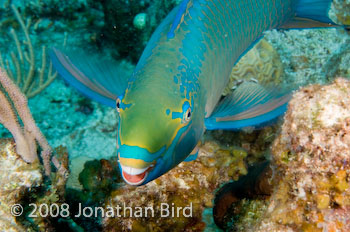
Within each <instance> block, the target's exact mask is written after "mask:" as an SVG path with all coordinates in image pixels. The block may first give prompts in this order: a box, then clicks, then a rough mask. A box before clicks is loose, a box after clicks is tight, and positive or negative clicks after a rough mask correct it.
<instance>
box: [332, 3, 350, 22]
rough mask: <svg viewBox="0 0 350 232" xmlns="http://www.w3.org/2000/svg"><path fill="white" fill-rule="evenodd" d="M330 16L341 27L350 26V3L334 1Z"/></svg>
mask: <svg viewBox="0 0 350 232" xmlns="http://www.w3.org/2000/svg"><path fill="white" fill-rule="evenodd" d="M329 16H330V18H331V19H332V20H333V21H334V22H336V23H338V24H340V25H350V1H349V0H333V2H332V6H331V10H330V12H329Z"/></svg>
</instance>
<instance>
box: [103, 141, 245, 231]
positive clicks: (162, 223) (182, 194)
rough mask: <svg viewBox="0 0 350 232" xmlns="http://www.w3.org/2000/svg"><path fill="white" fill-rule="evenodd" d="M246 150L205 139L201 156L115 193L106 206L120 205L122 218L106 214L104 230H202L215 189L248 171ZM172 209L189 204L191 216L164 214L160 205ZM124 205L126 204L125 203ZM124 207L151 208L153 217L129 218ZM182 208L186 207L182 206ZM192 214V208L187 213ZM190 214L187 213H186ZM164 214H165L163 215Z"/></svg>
mask: <svg viewBox="0 0 350 232" xmlns="http://www.w3.org/2000/svg"><path fill="white" fill-rule="evenodd" d="M246 155H247V153H246V152H245V151H243V150H237V149H233V148H231V149H230V150H222V149H220V147H219V146H218V145H217V144H216V143H214V142H206V143H205V144H204V145H203V146H202V147H201V149H200V151H199V155H198V158H197V159H196V160H195V161H192V162H183V163H181V164H180V165H178V166H177V167H176V168H174V169H172V170H171V171H170V172H168V173H167V174H165V175H163V176H161V177H159V178H158V179H156V180H155V181H152V182H150V183H148V184H147V185H144V186H140V187H136V188H135V187H132V186H124V187H121V188H120V189H118V190H116V191H114V192H112V194H111V197H110V198H109V199H107V201H106V205H105V208H107V207H109V206H112V207H117V206H120V207H121V210H120V211H121V217H106V218H105V219H104V230H105V231H131V230H132V231H202V230H204V228H205V222H203V221H202V215H203V213H204V210H205V209H208V208H211V207H213V199H214V194H215V189H217V188H218V187H219V186H220V185H221V184H223V183H225V182H228V181H229V180H232V179H238V176H239V175H242V174H246V172H247V170H246V165H245V163H244V158H245V157H246ZM162 203H165V204H168V205H169V206H170V208H172V207H176V209H178V207H189V206H191V205H192V216H191V217H186V215H185V214H184V213H183V212H182V211H181V212H182V213H181V212H180V214H179V216H177V213H175V216H171V215H170V216H168V217H161V211H160V205H161V204H162ZM124 204H125V205H124ZM125 206H128V207H131V208H134V209H136V207H141V208H142V209H145V207H152V208H153V209H154V216H150V215H148V216H147V217H130V215H129V214H128V215H123V212H124V211H123V209H124V207H125ZM182 209H183V208H182ZM187 213H189V211H188V212H187ZM187 215H188V214H187ZM163 216H164V214H163Z"/></svg>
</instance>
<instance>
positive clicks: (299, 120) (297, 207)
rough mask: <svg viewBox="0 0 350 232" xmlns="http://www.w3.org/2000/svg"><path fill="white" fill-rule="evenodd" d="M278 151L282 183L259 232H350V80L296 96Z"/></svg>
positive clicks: (276, 146)
mask: <svg viewBox="0 0 350 232" xmlns="http://www.w3.org/2000/svg"><path fill="white" fill-rule="evenodd" d="M272 151H273V159H274V162H275V165H276V168H277V172H278V173H279V175H280V176H281V181H280V182H279V185H278V186H276V189H275V191H274V193H273V194H272V196H271V199H270V202H269V204H268V207H267V213H266V215H265V216H264V218H263V219H262V222H261V223H260V224H259V225H258V226H257V227H258V228H254V231H350V223H349V222H350V218H349V215H350V204H349V203H350V202H349V199H350V188H349V187H350V183H349V176H350V81H348V80H345V79H341V78H338V79H336V81H335V82H334V83H333V84H331V85H327V86H320V85H313V86H309V87H305V88H302V89H301V90H300V91H298V92H297V93H296V94H294V96H293V99H292V100H291V102H290V104H289V107H288V112H287V113H286V115H285V122H284V124H283V127H282V131H281V134H280V135H279V137H278V138H277V139H276V140H275V142H274V145H273V148H272Z"/></svg>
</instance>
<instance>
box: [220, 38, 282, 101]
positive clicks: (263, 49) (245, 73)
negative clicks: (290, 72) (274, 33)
mask: <svg viewBox="0 0 350 232" xmlns="http://www.w3.org/2000/svg"><path fill="white" fill-rule="evenodd" d="M283 73H284V72H283V65H282V62H281V60H280V57H279V55H278V53H277V51H276V50H275V49H274V48H273V47H272V46H271V45H270V44H269V42H267V41H266V40H265V39H262V40H260V41H259V42H258V43H257V44H256V45H255V46H254V47H253V48H252V49H250V50H249V51H248V52H247V54H245V55H244V56H243V57H242V58H241V59H240V60H239V62H238V63H237V64H236V65H235V66H234V67H233V69H232V72H231V76H230V81H229V83H228V85H227V87H226V88H225V90H224V92H223V95H224V96H226V95H227V94H229V93H230V92H231V90H232V88H234V87H235V86H236V84H237V83H239V82H242V81H243V80H250V79H253V80H256V81H259V83H261V84H267V83H273V84H275V85H277V84H280V83H281V82H282V77H283Z"/></svg>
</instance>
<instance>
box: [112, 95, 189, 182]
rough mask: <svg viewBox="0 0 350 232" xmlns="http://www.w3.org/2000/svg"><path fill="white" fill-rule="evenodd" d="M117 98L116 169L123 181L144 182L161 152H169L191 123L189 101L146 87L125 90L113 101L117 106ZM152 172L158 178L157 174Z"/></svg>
mask: <svg viewBox="0 0 350 232" xmlns="http://www.w3.org/2000/svg"><path fill="white" fill-rule="evenodd" d="M118 101H119V128H118V142H117V148H118V159H119V163H120V168H121V171H122V175H123V177H124V180H125V181H126V182H127V183H129V184H135V185H139V184H140V182H141V181H145V179H146V177H147V176H146V174H148V171H150V169H157V168H156V166H157V165H160V164H159V162H160V161H159V160H161V159H162V158H164V155H165V153H169V154H170V156H171V155H172V151H169V147H171V146H172V145H173V142H174V141H175V138H179V137H181V133H182V131H183V130H184V128H186V127H188V126H189V124H190V122H191V116H192V115H191V114H192V109H191V102H190V100H189V99H184V98H181V97H180V96H176V95H175V94H174V93H171V94H170V93H169V92H161V91H159V90H158V91H157V92H154V91H153V92H152V91H150V89H147V88H142V89H138V90H137V91H126V93H125V96H124V97H120V98H119V100H117V105H118ZM186 155H187V154H186ZM167 158H168V157H167ZM170 159H174V162H175V160H176V159H175V158H172V157H170ZM170 166H171V165H170ZM172 167H173V166H172ZM172 167H171V168H172ZM158 168H159V167H158ZM152 171H153V172H154V171H155V170H152ZM166 171H168V170H163V169H162V170H161V171H158V172H162V173H161V174H163V173H164V172H166ZM153 175H154V176H156V177H158V176H159V175H160V174H153Z"/></svg>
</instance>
